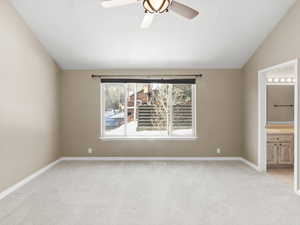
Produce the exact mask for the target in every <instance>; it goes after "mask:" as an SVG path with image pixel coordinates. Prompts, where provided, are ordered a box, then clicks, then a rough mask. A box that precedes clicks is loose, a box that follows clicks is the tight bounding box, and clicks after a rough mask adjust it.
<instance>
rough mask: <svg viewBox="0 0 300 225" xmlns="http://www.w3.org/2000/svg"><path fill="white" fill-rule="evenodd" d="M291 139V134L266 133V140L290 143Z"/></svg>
mask: <svg viewBox="0 0 300 225" xmlns="http://www.w3.org/2000/svg"><path fill="white" fill-rule="evenodd" d="M292 141H293V135H277V134H276V135H272V134H269V135H268V142H271V143H272V142H278V143H290V142H292Z"/></svg>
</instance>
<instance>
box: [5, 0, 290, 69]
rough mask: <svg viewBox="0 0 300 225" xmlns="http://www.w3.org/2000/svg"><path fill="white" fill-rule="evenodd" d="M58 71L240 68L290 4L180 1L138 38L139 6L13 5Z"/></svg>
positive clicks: (75, 0)
mask: <svg viewBox="0 0 300 225" xmlns="http://www.w3.org/2000/svg"><path fill="white" fill-rule="evenodd" d="M11 1H12V3H13V5H14V6H15V8H16V9H17V10H18V12H19V13H20V14H21V16H22V17H23V18H24V20H25V21H26V23H27V24H28V25H29V26H30V28H31V29H32V31H33V32H34V33H35V34H36V35H37V37H38V38H39V40H40V41H41V42H42V43H43V45H44V46H45V47H46V49H47V50H48V52H49V54H50V55H51V56H52V57H53V58H54V59H55V60H56V62H57V63H58V64H59V65H60V66H61V67H62V68H63V69H112V68H114V69H121V68H124V69H126V68H130V69H138V68H151V69H155V68H157V69H159V68H170V69H171V68H174V69H176V68H191V69H192V68H241V67H242V66H243V65H244V64H245V63H246V62H247V61H248V59H249V58H250V56H251V55H252V54H253V53H254V52H255V50H256V49H257V48H258V47H259V45H260V44H261V43H262V42H263V40H264V39H265V38H266V36H267V34H269V33H270V32H271V31H272V29H273V28H274V26H275V25H276V24H277V23H278V22H279V21H280V19H281V18H282V17H283V16H284V15H285V13H286V12H287V11H288V9H289V8H290V7H291V6H292V5H293V4H294V3H295V0H276V1H274V0H180V1H179V0H178V1H179V2H181V3H184V4H187V5H189V6H191V7H193V8H195V9H198V10H199V11H200V15H199V16H198V17H197V18H196V19H194V20H192V21H189V20H186V19H184V18H181V17H179V16H177V15H175V14H174V13H172V12H169V13H166V14H163V15H158V16H156V17H155V19H154V22H153V24H152V26H151V27H150V28H149V29H147V30H143V29H140V23H141V21H142V18H143V16H144V10H143V8H142V4H137V5H130V6H124V7H121V8H114V9H103V8H102V7H101V5H100V4H99V0H43V1H41V0H26V1H25V0H11Z"/></svg>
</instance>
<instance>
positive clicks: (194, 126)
mask: <svg viewBox="0 0 300 225" xmlns="http://www.w3.org/2000/svg"><path fill="white" fill-rule="evenodd" d="M106 84H113V83H101V82H100V137H99V139H101V140H196V139H198V136H197V99H196V96H197V82H196V83H195V84H191V87H192V135H189V136H184V135H174V134H172V125H171V126H170V127H171V128H170V129H168V136H128V135H127V123H128V116H124V121H125V127H124V129H125V131H124V135H106V134H105V100H106V99H105V85H106ZM119 84H120V83H119ZM122 84H123V85H124V89H125V109H124V115H127V114H128V106H127V104H128V102H127V99H128V84H129V83H122ZM135 92H136V91H135ZM135 95H136V93H135ZM170 97H171V98H172V95H171V96H170ZM134 107H135V111H136V105H135V106H134ZM131 108H132V107H131ZM171 109H172V107H171ZM171 114H172V112H171Z"/></svg>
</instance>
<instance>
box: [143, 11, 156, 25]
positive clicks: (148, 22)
mask: <svg viewBox="0 0 300 225" xmlns="http://www.w3.org/2000/svg"><path fill="white" fill-rule="evenodd" d="M153 18H154V14H152V13H146V15H145V16H144V19H143V22H142V24H141V28H142V29H146V28H148V27H150V25H151V24H152V21H153Z"/></svg>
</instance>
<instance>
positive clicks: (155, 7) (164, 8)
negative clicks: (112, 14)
mask: <svg viewBox="0 0 300 225" xmlns="http://www.w3.org/2000/svg"><path fill="white" fill-rule="evenodd" d="M140 2H142V4H143V7H144V9H145V13H146V15H145V17H144V19H143V22H142V24H141V28H148V27H150V25H151V23H152V21H153V18H154V15H155V14H158V13H166V12H168V11H169V10H171V11H173V12H174V13H176V14H178V15H180V16H183V17H184V18H186V19H190V20H191V19H194V18H195V17H196V16H197V15H198V14H199V12H198V11H197V10H195V9H192V8H190V7H188V6H186V5H184V4H181V3H179V2H177V1H175V0H107V1H102V7H103V8H114V7H120V6H125V5H130V4H136V3H140Z"/></svg>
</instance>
